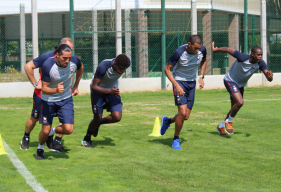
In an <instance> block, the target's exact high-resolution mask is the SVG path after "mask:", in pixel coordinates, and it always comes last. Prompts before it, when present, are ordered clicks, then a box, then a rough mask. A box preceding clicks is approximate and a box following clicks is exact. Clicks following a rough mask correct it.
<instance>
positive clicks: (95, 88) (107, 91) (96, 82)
mask: <svg viewBox="0 0 281 192" xmlns="http://www.w3.org/2000/svg"><path fill="white" fill-rule="evenodd" d="M100 82H101V79H99V78H97V77H94V79H93V81H92V87H91V89H92V91H94V92H95V93H101V94H110V95H114V96H117V97H118V96H120V91H119V89H115V88H116V86H114V87H112V88H111V89H105V88H102V87H100V86H99V84H100Z"/></svg>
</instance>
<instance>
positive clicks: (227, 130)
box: [212, 42, 273, 135]
mask: <svg viewBox="0 0 281 192" xmlns="http://www.w3.org/2000/svg"><path fill="white" fill-rule="evenodd" d="M212 50H213V52H214V53H215V52H226V53H228V54H230V55H232V56H233V57H235V58H236V59H237V60H236V61H235V62H234V63H233V65H232V66H231V67H230V69H229V70H228V72H227V73H226V74H225V76H224V80H223V81H224V85H225V87H226V89H227V91H228V92H229V94H230V101H231V109H230V111H229V112H228V113H227V115H226V118H225V119H224V120H223V121H222V122H221V124H219V125H218V126H217V131H218V132H219V134H220V135H226V134H233V133H234V131H233V127H232V121H233V119H234V117H235V115H236V114H237V112H238V111H239V109H240V108H241V107H242V106H243V103H244V101H243V93H244V86H245V85H246V84H247V82H248V80H249V79H250V77H251V76H252V75H253V73H254V72H255V71H256V70H258V69H260V70H261V71H262V72H263V73H264V75H265V77H266V78H267V80H268V81H272V80H273V73H272V71H268V68H267V65H266V63H265V62H264V60H262V59H261V58H262V54H263V52H262V49H261V48H260V47H259V46H254V47H253V48H252V49H251V54H250V55H248V54H243V53H241V52H239V51H237V50H235V49H233V48H230V47H219V48H217V47H215V43H214V42H213V43H212Z"/></svg>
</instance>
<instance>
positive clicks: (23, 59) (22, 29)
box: [20, 3, 26, 73]
mask: <svg viewBox="0 0 281 192" xmlns="http://www.w3.org/2000/svg"><path fill="white" fill-rule="evenodd" d="M20 63H21V64H20V66H21V72H22V73H25V71H24V65H25V64H26V55H25V6H24V4H23V3H21V4H20Z"/></svg>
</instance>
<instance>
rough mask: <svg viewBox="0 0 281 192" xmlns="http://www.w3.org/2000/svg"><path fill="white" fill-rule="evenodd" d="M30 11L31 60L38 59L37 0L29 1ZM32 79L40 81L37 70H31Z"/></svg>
mask: <svg viewBox="0 0 281 192" xmlns="http://www.w3.org/2000/svg"><path fill="white" fill-rule="evenodd" d="M31 9H32V14H31V17H32V52H33V54H32V57H33V59H35V58H37V57H38V15H37V0H32V1H31ZM33 73H34V77H35V79H37V81H38V80H39V79H40V76H39V69H38V68H37V69H34V70H33Z"/></svg>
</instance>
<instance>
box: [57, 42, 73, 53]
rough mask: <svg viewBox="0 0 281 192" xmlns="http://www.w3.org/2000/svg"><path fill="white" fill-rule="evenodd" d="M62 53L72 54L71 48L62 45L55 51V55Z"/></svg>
mask: <svg viewBox="0 0 281 192" xmlns="http://www.w3.org/2000/svg"><path fill="white" fill-rule="evenodd" d="M62 51H65V52H72V50H71V48H70V47H69V46H68V45H67V44H61V45H60V46H58V47H57V48H56V50H55V52H54V53H55V54H57V53H58V54H59V55H62Z"/></svg>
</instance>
